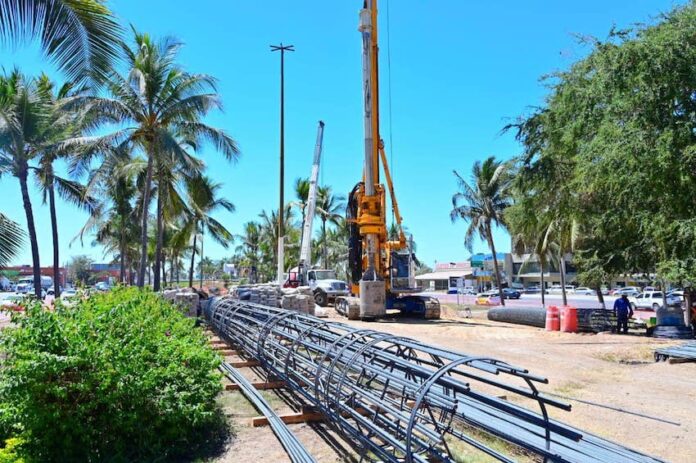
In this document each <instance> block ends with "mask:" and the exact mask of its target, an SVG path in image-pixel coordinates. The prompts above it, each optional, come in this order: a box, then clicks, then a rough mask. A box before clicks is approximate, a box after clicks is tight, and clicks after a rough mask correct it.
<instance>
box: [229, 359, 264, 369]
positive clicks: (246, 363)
mask: <svg viewBox="0 0 696 463" xmlns="http://www.w3.org/2000/svg"><path fill="white" fill-rule="evenodd" d="M259 365H261V364H260V363H259V362H257V361H256V360H243V361H240V362H230V366H231V367H232V368H244V367H257V366H259Z"/></svg>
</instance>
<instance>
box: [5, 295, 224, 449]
mask: <svg viewBox="0 0 696 463" xmlns="http://www.w3.org/2000/svg"><path fill="white" fill-rule="evenodd" d="M14 321H15V324H16V326H15V327H12V328H7V329H5V330H3V333H2V334H0V348H2V350H3V351H4V352H3V353H4V355H5V356H6V358H5V360H4V363H3V368H2V370H1V372H0V375H1V376H0V431H2V432H4V433H5V434H6V435H5V436H0V437H2V438H7V437H18V438H20V439H21V440H22V446H21V451H22V452H23V454H24V455H23V456H26V457H27V459H28V460H30V461H42V462H44V461H46V462H51V461H61V462H65V461H81V462H82V461H93V462H97V461H128V462H131V461H172V460H175V459H178V458H182V457H184V456H186V455H191V454H193V453H195V452H199V451H200V449H201V448H202V446H206V445H209V444H210V443H211V442H213V441H215V440H216V439H217V438H219V436H220V435H221V434H220V431H221V430H222V429H223V427H224V422H223V419H222V414H221V412H220V409H219V407H218V405H217V404H216V402H215V398H216V396H217V394H218V393H219V391H220V390H221V383H220V375H219V374H218V373H217V371H216V367H217V365H218V364H219V361H220V359H219V357H218V356H217V354H215V353H214V352H213V351H212V350H211V349H210V347H209V346H208V345H207V340H206V338H205V336H204V334H203V333H202V332H201V331H200V329H197V328H194V321H193V320H190V319H187V318H185V317H184V316H183V315H182V314H181V313H180V312H178V311H177V309H175V308H174V307H173V306H172V305H170V304H169V303H167V302H165V301H164V300H162V299H161V298H160V297H158V296H157V295H155V294H153V293H151V292H149V291H142V290H138V289H134V288H130V289H126V288H120V289H116V290H114V291H112V292H110V293H105V294H97V295H94V296H92V297H91V298H89V299H87V300H84V301H81V302H79V303H78V304H77V305H76V306H74V307H71V308H60V307H59V308H58V309H57V310H56V311H54V312H51V311H46V310H43V309H42V308H41V307H40V305H38V304H36V305H34V306H32V307H30V308H28V309H27V311H26V314H25V315H16V316H15V320H14ZM8 434H9V435H11V436H9V435H8Z"/></svg>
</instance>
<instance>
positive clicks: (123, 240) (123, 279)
mask: <svg viewBox="0 0 696 463" xmlns="http://www.w3.org/2000/svg"><path fill="white" fill-rule="evenodd" d="M120 238H121V242H120V243H119V248H120V249H119V252H120V253H121V268H120V269H119V281H120V282H121V284H124V285H125V284H126V252H127V251H126V218H125V217H124V216H121V237H120Z"/></svg>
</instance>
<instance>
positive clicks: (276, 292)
mask: <svg viewBox="0 0 696 463" xmlns="http://www.w3.org/2000/svg"><path fill="white" fill-rule="evenodd" d="M258 292H259V304H261V305H267V306H269V307H280V296H281V293H280V288H279V287H278V286H276V285H266V286H261V287H260V288H258ZM252 294H253V292H252Z"/></svg>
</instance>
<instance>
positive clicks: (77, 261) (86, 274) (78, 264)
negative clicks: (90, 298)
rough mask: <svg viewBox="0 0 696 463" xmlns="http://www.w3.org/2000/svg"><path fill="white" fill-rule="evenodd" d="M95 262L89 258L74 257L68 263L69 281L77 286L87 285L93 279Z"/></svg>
mask: <svg viewBox="0 0 696 463" xmlns="http://www.w3.org/2000/svg"><path fill="white" fill-rule="evenodd" d="M93 263H94V261H93V260H92V258H91V257H88V256H74V257H73V258H72V259H70V262H69V263H68V279H69V280H71V281H72V282H74V283H76V284H81V285H83V286H84V285H86V284H87V283H89V281H90V279H91V277H92V264H93Z"/></svg>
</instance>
